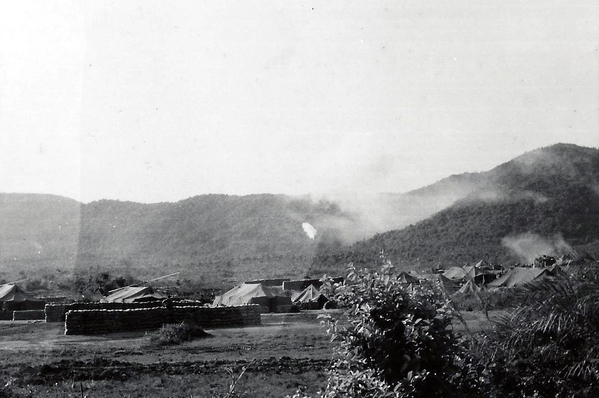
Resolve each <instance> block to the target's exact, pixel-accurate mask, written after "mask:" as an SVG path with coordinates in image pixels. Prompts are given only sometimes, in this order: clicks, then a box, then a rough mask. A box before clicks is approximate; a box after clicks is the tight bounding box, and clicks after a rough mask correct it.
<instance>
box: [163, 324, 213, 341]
mask: <svg viewBox="0 0 599 398" xmlns="http://www.w3.org/2000/svg"><path fill="white" fill-rule="evenodd" d="M210 336H211V335H210V334H209V333H206V332H205V331H204V330H203V329H202V328H200V327H199V326H197V325H195V324H191V323H187V322H181V323H176V324H173V323H169V324H166V325H162V327H161V328H160V329H159V330H158V335H157V336H154V337H153V338H152V343H153V344H154V345H160V346H165V345H178V344H181V343H183V342H186V341H191V340H194V339H196V338H205V337H210Z"/></svg>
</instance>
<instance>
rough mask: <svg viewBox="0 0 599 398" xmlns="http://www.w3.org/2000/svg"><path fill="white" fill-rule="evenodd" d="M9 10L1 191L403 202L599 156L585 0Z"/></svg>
mask: <svg viewBox="0 0 599 398" xmlns="http://www.w3.org/2000/svg"><path fill="white" fill-rule="evenodd" d="M7 3H9V2H2V3H1V4H2V5H0V192H38V193H53V194H59V195H64V196H68V197H71V198H75V199H79V200H83V201H85V202H88V201H91V200H96V199H100V198H108V199H120V200H133V201H140V202H158V201H176V200H179V199H184V198H187V197H189V196H193V195H199V194H205V193H229V194H242V195H243V194H250V193H264V192H270V193H286V194H304V193H324V192H328V191H338V192H339V191H341V192H345V191H354V190H355V191H360V192H379V191H380V192H404V191H408V190H411V189H415V188H419V187H421V186H423V185H427V184H430V183H433V182H435V181H437V180H439V179H441V178H444V177H446V176H449V175H450V174H457V173H462V172H467V171H484V170H488V169H491V168H492V167H494V166H496V165H498V164H500V163H502V162H505V161H507V160H509V159H511V158H513V157H515V156H518V155H520V154H522V153H523V152H525V151H528V150H532V149H536V148H538V147H541V146H547V145H550V144H553V143H557V142H570V143H575V144H579V145H584V146H591V147H599V8H598V7H599V3H598V2H597V1H596V0H588V1H536V0H526V1H524V0H523V1H514V0H509V1H506V0H497V1H484V2H481V1H464V0H460V1H453V2H450V1H446V0H436V1H422V0H419V1H401V0H393V1H376V0H375V1H372V0H368V1H366V0H362V1H348V0H343V1H337V0H327V1H286V0H285V1H284V0H281V1H274V0H260V1H251V0H243V1H241V0H240V1H229V0H224V1H223V0H218V1H216V0H214V1H197V0H190V1H150V0H139V1H121V0H119V1H54V0H53V1H51V2H50V1H46V0H41V1H28V2H16V1H14V2H10V3H9V4H10V5H7ZM21 3H25V4H21Z"/></svg>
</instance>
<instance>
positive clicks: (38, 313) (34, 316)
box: [12, 310, 45, 321]
mask: <svg viewBox="0 0 599 398" xmlns="http://www.w3.org/2000/svg"><path fill="white" fill-rule="evenodd" d="M44 317H45V312H44V310H24V311H13V312H12V320H13V321H33V320H39V319H44Z"/></svg>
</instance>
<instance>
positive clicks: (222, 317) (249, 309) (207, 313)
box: [173, 305, 262, 329]
mask: <svg viewBox="0 0 599 398" xmlns="http://www.w3.org/2000/svg"><path fill="white" fill-rule="evenodd" d="M173 312H174V316H173V318H174V321H175V322H182V321H189V322H193V323H195V324H197V325H198V326H200V327H202V328H204V329H216V328H233V327H243V326H257V325H260V323H261V320H260V313H261V312H262V311H261V308H260V306H259V305H243V306H238V307H191V306H182V307H175V308H174V311H173Z"/></svg>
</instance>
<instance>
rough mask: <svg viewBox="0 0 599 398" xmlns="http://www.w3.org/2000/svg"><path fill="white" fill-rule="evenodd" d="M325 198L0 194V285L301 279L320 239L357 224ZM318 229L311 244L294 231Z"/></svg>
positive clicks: (304, 236)
mask: <svg viewBox="0 0 599 398" xmlns="http://www.w3.org/2000/svg"><path fill="white" fill-rule="evenodd" d="M353 217H354V216H353V215H352V214H350V213H347V212H344V211H342V210H341V209H340V208H339V207H338V206H337V205H335V204H334V203H331V202H327V201H323V200H321V201H314V200H312V199H311V198H309V197H288V196H284V195H270V194H264V195H249V196H229V195H203V196H196V197H193V198H189V199H186V200H182V201H179V202H176V203H157V204H140V203H132V202H121V201H113V200H101V201H97V202H92V203H89V204H82V203H78V202H76V201H74V200H71V199H67V198H62V197H58V196H52V195H35V194H0V280H1V279H4V280H16V279H20V278H24V277H29V278H43V279H44V280H46V281H52V280H57V281H58V280H64V279H65V278H69V277H70V278H71V279H72V278H73V277H79V278H82V277H83V278H87V277H92V278H93V277H95V275H98V274H100V273H102V272H109V273H110V274H111V275H130V276H132V277H134V278H136V279H148V278H151V277H156V276H160V275H165V274H168V273H172V272H176V271H180V272H181V278H187V279H195V280H200V281H205V282H206V283H209V284H223V283H224V284H227V283H228V284H230V283H233V282H237V281H243V280H247V279H255V278H260V277H292V278H301V277H304V276H305V274H306V271H307V270H308V268H309V266H310V264H311V263H312V257H313V256H314V252H315V249H316V245H317V244H316V242H317V241H319V240H321V239H322V238H321V237H322V236H323V235H324V236H339V235H340V232H339V228H340V227H341V226H343V225H348V224H352V223H353V222H354V221H355V220H354V218H353ZM304 222H308V223H311V224H312V225H313V226H314V227H316V228H317V236H316V239H317V240H312V239H310V238H309V237H308V236H307V235H306V233H305V232H304V230H303V228H302V224H303V223H304Z"/></svg>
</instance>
